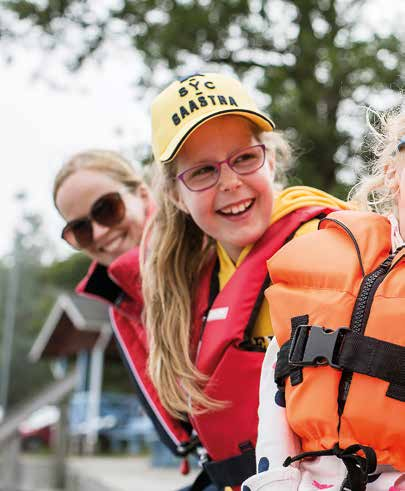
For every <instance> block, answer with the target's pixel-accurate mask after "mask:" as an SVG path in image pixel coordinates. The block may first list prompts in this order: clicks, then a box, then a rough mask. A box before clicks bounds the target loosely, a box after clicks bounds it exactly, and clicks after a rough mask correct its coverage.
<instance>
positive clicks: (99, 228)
mask: <svg viewBox="0 0 405 491" xmlns="http://www.w3.org/2000/svg"><path fill="white" fill-rule="evenodd" d="M91 225H92V228H93V241H94V242H96V241H97V240H98V239H99V238H100V237H103V236H104V235H105V234H106V233H107V232H108V230H109V229H110V227H105V226H104V225H100V224H99V223H97V222H95V221H94V220H93V221H92V222H91Z"/></svg>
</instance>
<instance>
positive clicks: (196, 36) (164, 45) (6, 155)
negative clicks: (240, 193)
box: [0, 0, 405, 410]
mask: <svg viewBox="0 0 405 491" xmlns="http://www.w3.org/2000/svg"><path fill="white" fill-rule="evenodd" d="M404 18H405V3H404V2H403V0H385V1H384V2H382V0H267V1H261V0H227V1H224V0H136V1H127V0H87V1H86V0H35V1H26V0H20V1H18V0H2V1H0V89H1V90H0V143H1V178H2V179H1V182H2V187H1V193H0V209H1V224H2V233H1V234H0V326H1V327H2V329H1V330H0V343H1V350H0V383H1V386H0V406H2V407H3V410H4V409H7V410H8V409H9V408H13V407H15V406H17V405H18V404H19V403H21V402H22V401H23V400H25V399H26V398H27V397H29V396H35V394H36V393H37V391H38V390H39V389H40V388H41V387H43V386H45V385H46V384H47V383H49V381H50V380H52V379H53V374H52V370H51V368H50V367H51V365H50V363H49V361H48V360H42V358H41V357H39V358H38V359H37V360H36V363H34V364H33V363H32V362H30V361H29V360H28V358H27V355H28V353H29V352H30V350H31V348H32V345H33V343H34V340H35V339H36V338H37V336H38V334H39V333H40V331H41V329H42V328H43V326H44V324H45V321H46V319H47V317H48V315H49V313H50V311H51V309H52V306H54V305H55V302H57V299H58V298H59V296H60V295H61V294H63V293H64V292H71V291H72V289H73V288H74V286H75V284H76V283H77V282H78V280H79V279H80V278H81V277H82V276H83V274H84V272H85V271H86V269H87V266H88V261H87V259H85V258H84V256H82V255H81V254H72V252H71V250H70V249H68V248H67V247H66V246H65V245H64V244H63V243H62V240H61V239H60V238H59V236H60V230H61V228H62V221H61V219H60V218H59V217H58V215H57V212H56V211H55V210H54V208H53V204H52V200H51V190H52V182H53V178H54V175H55V173H56V171H57V170H58V168H59V167H60V166H61V164H62V163H63V162H64V161H65V160H66V159H67V158H68V157H69V156H70V155H72V153H74V152H77V151H79V150H84V149H88V148H106V149H113V150H117V151H119V152H122V153H123V154H124V155H125V156H126V157H128V158H129V159H130V160H131V161H132V162H133V164H134V165H135V166H140V165H147V164H148V162H150V160H151V155H150V146H149V140H150V130H149V126H150V120H149V114H148V108H149V105H150V102H151V100H152V98H153V97H154V95H156V93H157V92H158V91H159V90H161V89H162V88H163V87H164V86H166V85H167V84H168V83H170V82H171V81H172V80H173V79H174V78H176V77H184V76H185V75H189V74H192V73H198V72H201V71H222V72H226V73H230V74H236V75H237V76H239V77H240V78H241V79H242V81H243V82H244V83H245V84H246V85H247V86H248V87H249V89H250V90H251V92H252V94H253V96H254V97H255V98H256V100H257V101H258V104H259V106H260V107H261V108H262V109H263V110H265V111H267V112H268V113H269V114H270V115H271V117H272V118H273V120H274V121H275V122H276V125H277V127H278V128H279V129H281V130H285V131H286V133H287V135H288V137H289V138H290V140H291V142H292V144H293V146H294V149H295V156H296V165H295V167H294V169H293V171H292V172H291V175H289V180H290V182H291V183H292V184H300V183H303V184H307V185H313V186H316V187H320V188H322V189H324V190H327V191H329V192H332V193H334V194H336V195H338V196H340V197H345V196H346V194H347V191H348V189H349V188H350V186H351V185H353V184H354V182H355V179H356V173H357V172H358V171H359V169H360V167H361V166H362V165H363V164H364V163H365V162H367V159H368V158H369V154H368V152H367V148H366V147H365V146H364V145H362V141H363V136H364V133H365V131H366V129H367V128H366V117H365V113H366V108H367V107H369V106H371V107H373V108H375V109H377V110H385V109H388V108H391V107H394V106H396V105H399V104H401V90H403V87H404V79H405V61H404V60H405V56H404V53H405V34H404V29H403V25H404ZM28 373H29V378H28V377H27V374H28ZM104 375H105V377H104V382H105V390H106V391H108V390H109V389H111V388H113V389H114V390H117V391H121V392H123V393H125V392H126V393H130V392H131V390H132V389H131V387H130V384H129V381H128V376H127V375H126V373H125V370H124V368H123V367H122V366H121V365H120V364H119V363H116V364H109V365H108V368H106V369H105V374H104Z"/></svg>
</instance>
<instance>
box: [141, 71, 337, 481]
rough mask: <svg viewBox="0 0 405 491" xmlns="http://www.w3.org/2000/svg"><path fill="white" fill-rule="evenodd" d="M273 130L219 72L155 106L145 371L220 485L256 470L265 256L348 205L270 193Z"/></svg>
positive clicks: (276, 155) (277, 156)
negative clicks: (189, 429)
mask: <svg viewBox="0 0 405 491" xmlns="http://www.w3.org/2000/svg"><path fill="white" fill-rule="evenodd" d="M273 128H274V124H273V122H272V121H271V120H270V119H269V118H268V117H267V116H266V115H265V114H263V113H261V112H260V111H259V110H258V108H257V107H256V105H255V103H254V102H253V100H252V99H251V98H250V96H249V95H248V93H247V91H246V90H245V89H244V87H243V86H242V85H241V84H240V82H239V81H237V80H235V79H233V78H231V77H229V76H226V75H220V74H198V75H194V76H192V77H188V78H186V79H183V80H180V81H176V82H174V83H172V84H171V85H170V86H169V87H168V88H167V89H166V90H164V91H163V92H162V93H161V94H160V95H159V96H158V97H157V98H156V99H155V101H154V103H153V105H152V140H153V150H154V155H155V158H156V160H157V161H158V164H157V169H156V178H155V185H156V188H157V200H158V211H157V213H156V215H155V217H154V218H153V219H152V220H151V222H150V223H149V227H148V228H149V233H148V234H147V236H148V241H147V244H144V263H143V293H144V299H145V311H146V326H147V330H148V335H149V343H150V356H149V373H150V376H151V379H152V381H153V383H154V385H155V387H156V389H157V392H158V394H159V397H160V399H161V402H162V404H163V406H164V407H165V408H166V410H167V411H168V412H169V413H170V414H172V415H173V416H174V417H176V418H179V419H181V420H187V421H188V422H189V423H190V424H191V426H192V429H193V432H192V435H194V438H193V441H194V443H195V442H198V444H199V445H201V448H200V449H199V453H200V457H201V461H202V464H203V467H204V472H205V473H206V474H207V475H208V476H209V477H210V479H211V481H212V482H214V483H215V484H216V485H217V486H218V488H222V487H224V486H231V487H232V488H233V489H239V486H240V484H241V483H242V482H243V480H244V479H245V478H247V477H248V476H249V475H252V474H254V473H255V444H256V438H257V409H258V386H259V377H260V369H261V364H262V361H263V357H264V352H265V350H266V346H267V343H268V340H269V338H270V337H271V336H272V334H273V332H272V328H271V323H270V318H269V315H268V312H267V309H266V307H265V306H264V305H263V293H264V289H265V288H266V287H267V286H268V282H269V280H268V276H267V274H266V259H268V258H269V257H271V256H272V255H273V254H274V252H276V251H277V250H278V249H279V248H280V247H281V246H282V245H283V244H284V243H285V242H286V241H288V240H289V239H291V238H292V237H293V236H294V235H295V234H296V233H297V232H298V233H303V232H305V231H308V230H311V229H314V228H316V226H317V223H318V221H319V217H320V216H324V215H325V214H327V213H329V212H330V211H332V210H333V209H337V208H344V207H345V205H344V203H342V202H340V201H339V200H336V199H334V198H333V197H331V196H329V195H327V194H326V193H323V192H320V191H318V190H315V189H312V188H307V187H304V186H300V187H295V188H290V189H286V190H284V191H281V192H278V193H276V192H275V187H276V184H275V175H276V171H277V170H280V168H281V164H282V161H283V160H284V161H285V160H288V158H286V157H288V155H289V150H288V145H287V143H286V142H285V141H284V139H283V138H282V136H281V135H280V134H278V133H276V132H273ZM192 447H193V445H190V444H189V443H188V442H185V443H184V448H185V449H186V448H187V449H191V448H192ZM184 453H186V451H185V452H184ZM194 489H196V488H194Z"/></svg>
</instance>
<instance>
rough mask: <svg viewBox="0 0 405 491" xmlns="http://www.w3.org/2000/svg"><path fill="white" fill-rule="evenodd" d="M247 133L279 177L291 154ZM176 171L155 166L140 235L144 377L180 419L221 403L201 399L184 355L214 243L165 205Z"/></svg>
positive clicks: (272, 137) (200, 382) (199, 377)
mask: <svg viewBox="0 0 405 491" xmlns="http://www.w3.org/2000/svg"><path fill="white" fill-rule="evenodd" d="M252 133H253V135H254V136H255V137H256V138H257V139H258V141H259V142H260V143H263V144H265V146H266V148H267V150H268V151H269V154H271V155H272V156H274V157H275V160H276V162H277V165H276V168H277V167H278V168H279V169H283V170H284V171H285V170H286V169H287V167H288V166H289V163H290V157H291V151H290V147H289V145H288V143H287V141H286V140H285V139H284V137H283V135H282V134H281V133H279V132H271V133H263V132H261V131H259V129H258V128H257V127H256V126H254V125H253V124H252ZM176 168H177V166H176V162H172V163H169V164H160V163H157V164H156V168H155V172H156V176H155V178H154V184H155V186H154V188H155V191H156V193H157V194H156V196H155V197H156V200H157V205H158V211H157V213H156V214H155V216H154V218H153V219H152V220H151V221H150V222H149V224H148V225H147V230H146V231H145V234H144V240H143V244H142V255H143V258H142V260H141V263H142V278H143V280H142V289H143V295H144V300H145V322H146V327H147V331H148V336H149V343H150V356H149V374H150V377H151V380H152V382H153V384H154V385H155V387H156V389H157V391H158V394H159V397H160V400H161V401H162V404H163V405H164V407H165V408H166V409H167V410H168V412H169V413H170V414H172V415H173V416H175V417H177V418H180V419H184V417H185V416H184V415H185V414H186V413H191V414H199V413H203V412H207V411H213V410H218V409H221V408H223V407H224V406H225V405H226V404H227V402H226V401H216V400H213V399H212V398H209V397H208V396H207V395H206V394H205V393H204V385H205V383H206V381H207V377H206V376H205V375H204V374H202V373H201V372H199V371H198V370H197V368H196V366H195V364H194V353H192V352H190V344H191V334H192V322H193V306H194V305H195V303H196V302H195V299H196V296H197V294H198V292H197V289H198V284H199V279H200V275H201V272H202V270H203V269H204V267H205V266H206V265H207V263H208V261H209V260H210V258H212V257H213V254H214V253H215V242H214V240H213V239H212V238H211V237H209V236H207V235H206V234H205V233H204V232H203V231H202V230H201V229H200V228H199V227H198V226H197V225H196V224H195V222H194V221H193V219H192V218H191V217H190V215H187V214H186V213H184V212H183V211H182V210H181V209H179V208H178V207H177V206H176V205H175V204H174V203H173V201H172V200H171V199H170V196H171V193H172V191H173V186H174V181H175V176H176V173H177V169H176ZM278 173H280V174H281V172H277V171H276V175H277V174H278ZM180 387H181V388H180Z"/></svg>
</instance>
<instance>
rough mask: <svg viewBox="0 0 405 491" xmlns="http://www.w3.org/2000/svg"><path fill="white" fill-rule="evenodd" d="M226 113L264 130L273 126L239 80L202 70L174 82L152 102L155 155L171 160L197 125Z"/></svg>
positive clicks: (161, 159)
mask: <svg viewBox="0 0 405 491" xmlns="http://www.w3.org/2000/svg"><path fill="white" fill-rule="evenodd" d="M225 114H237V115H240V116H244V117H245V118H248V119H250V120H251V121H253V123H255V124H256V125H257V126H258V127H259V128H261V129H262V130H263V131H272V130H273V129H274V123H273V121H272V120H271V119H270V118H268V117H267V116H266V115H265V114H263V113H262V112H260V111H259V109H258V108H257V106H256V104H255V103H254V101H253V99H252V98H251V97H250V96H249V94H248V93H247V91H246V89H245V88H244V87H243V86H242V84H241V83H240V82H239V80H236V79H234V78H232V77H229V76H228V75H222V74H219V73H204V74H196V75H192V76H190V77H187V78H185V79H183V80H177V81H175V82H173V83H172V84H171V85H169V87H167V88H166V89H165V90H164V91H163V92H161V93H160V94H159V95H158V96H157V97H156V98H155V100H154V101H153V103H152V149H153V154H154V156H155V159H156V160H160V161H161V162H163V163H165V162H170V161H172V160H173V159H174V158H175V157H176V155H177V153H178V152H179V150H180V148H181V146H182V145H183V143H184V142H185V141H186V139H187V138H188V137H189V136H190V135H191V133H192V132H193V131H194V130H195V129H196V128H198V126H200V125H201V124H203V123H204V122H205V121H207V120H208V119H211V118H215V117H218V116H223V115H225Z"/></svg>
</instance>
